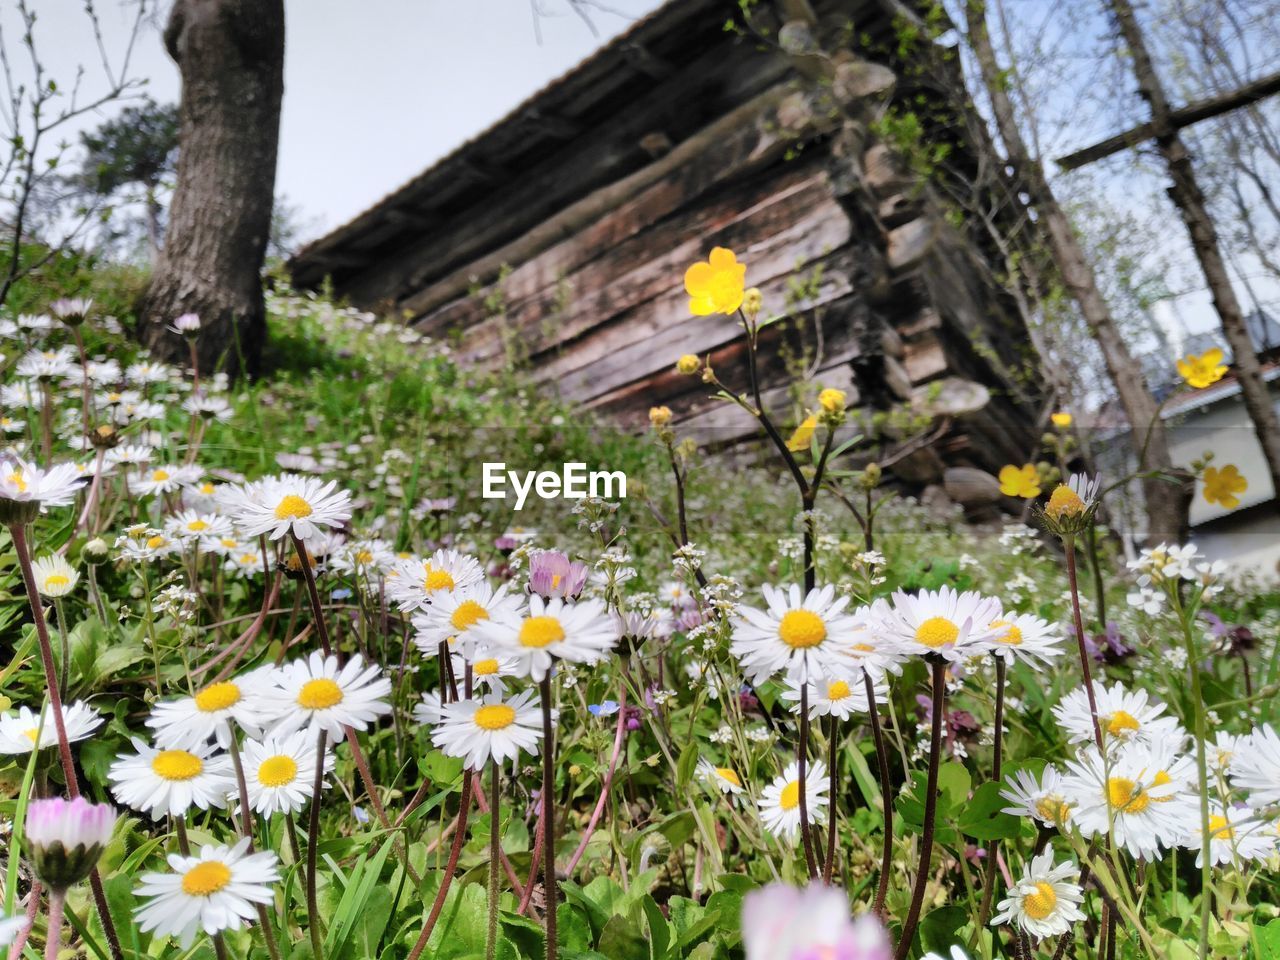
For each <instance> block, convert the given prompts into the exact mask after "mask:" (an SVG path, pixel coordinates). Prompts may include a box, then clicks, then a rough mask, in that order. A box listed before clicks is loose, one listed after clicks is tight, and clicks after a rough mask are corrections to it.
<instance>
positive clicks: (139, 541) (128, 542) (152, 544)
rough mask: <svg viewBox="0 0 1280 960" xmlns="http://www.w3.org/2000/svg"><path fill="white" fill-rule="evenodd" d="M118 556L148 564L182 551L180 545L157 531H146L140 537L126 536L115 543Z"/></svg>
mask: <svg viewBox="0 0 1280 960" xmlns="http://www.w3.org/2000/svg"><path fill="white" fill-rule="evenodd" d="M116 546H117V547H119V548H120V556H121V557H122V558H124V559H125V560H129V561H133V562H135V563H149V562H150V561H152V560H157V559H159V558H160V557H168V556H171V555H172V554H175V553H178V552H180V551H181V550H182V545H181V544H180V543H178V541H177V540H174V539H173V538H172V537H166V536H165V535H164V534H163V533H161V532H160V531H159V530H153V529H149V528H148V529H146V530H144V531H143V532H142V534H141V535H140V536H134V535H132V534H126V535H125V536H123V537H121V538H120V539H119V540H117V541H116Z"/></svg>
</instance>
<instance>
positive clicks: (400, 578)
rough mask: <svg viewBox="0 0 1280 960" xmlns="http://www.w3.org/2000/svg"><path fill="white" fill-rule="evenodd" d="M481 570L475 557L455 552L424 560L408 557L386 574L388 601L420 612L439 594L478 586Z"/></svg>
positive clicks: (444, 551) (439, 553)
mask: <svg viewBox="0 0 1280 960" xmlns="http://www.w3.org/2000/svg"><path fill="white" fill-rule="evenodd" d="M483 579H484V570H482V569H481V567H480V564H479V563H478V562H477V561H476V559H475V557H471V556H468V555H467V554H465V553H459V552H458V551H457V550H437V551H436V552H435V553H433V554H432V555H431V556H430V557H427V558H426V559H425V560H423V559H422V558H420V557H408V558H406V559H403V560H400V561H399V562H398V563H396V564H395V565H394V566H393V567H392V568H391V570H390V571H389V572H388V573H387V598H388V599H389V600H391V601H392V602H393V603H395V604H396V605H397V606H398V607H399V608H400V609H401V610H405V611H413V610H421V609H422V608H424V607H426V606H427V605H428V604H433V603H434V602H435V600H436V598H437V596H438V595H440V594H447V593H450V592H451V591H454V590H458V589H463V588H466V587H472V586H478V585H479V584H480V582H481V581H482V580H483Z"/></svg>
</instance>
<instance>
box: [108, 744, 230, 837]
mask: <svg viewBox="0 0 1280 960" xmlns="http://www.w3.org/2000/svg"><path fill="white" fill-rule="evenodd" d="M133 748H134V749H135V750H136V751H137V753H136V754H133V755H131V756H125V757H118V758H117V759H116V761H115V762H114V763H112V764H111V768H110V769H109V770H108V771H107V778H108V779H109V780H110V781H111V793H112V795H113V796H114V797H115V798H116V799H117V800H119V801H120V802H121V803H123V804H124V805H125V806H127V807H132V808H133V809H134V810H140V811H142V812H143V813H149V814H151V818H152V819H153V820H159V819H161V818H162V817H163V816H164V815H165V814H172V815H173V816H175V817H176V816H180V815H182V814H184V813H186V812H187V810H189V809H190V808H191V807H192V806H193V805H194V806H196V807H199V808H200V809H201V810H207V809H209V808H210V807H222V806H225V805H226V802H227V797H228V795H230V794H231V793H233V792H234V791H235V789H236V783H235V775H234V772H233V771H232V767H231V758H230V757H228V756H227V755H226V754H224V753H219V754H214V753H213V748H212V747H211V746H209V745H207V744H206V745H204V746H200V747H194V748H192V749H191V750H161V749H160V748H159V747H153V746H150V745H149V744H147V743H145V742H143V741H142V740H139V739H137V738H133Z"/></svg>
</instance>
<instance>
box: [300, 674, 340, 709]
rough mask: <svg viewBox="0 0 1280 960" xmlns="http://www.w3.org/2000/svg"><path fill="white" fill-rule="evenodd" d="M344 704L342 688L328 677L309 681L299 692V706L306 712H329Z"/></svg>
mask: <svg viewBox="0 0 1280 960" xmlns="http://www.w3.org/2000/svg"><path fill="white" fill-rule="evenodd" d="M341 702H342V688H341V687H339V686H338V685H337V684H336V683H334V682H333V681H332V680H330V679H329V678H328V677H317V678H316V679H315V680H308V681H307V682H306V683H304V684H303V685H302V689H301V690H299V691H298V706H300V707H302V708H303V709H305V710H327V709H329V707H332V706H336V705H337V704H339V703H341Z"/></svg>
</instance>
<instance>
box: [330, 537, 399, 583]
mask: <svg viewBox="0 0 1280 960" xmlns="http://www.w3.org/2000/svg"><path fill="white" fill-rule="evenodd" d="M395 557H396V555H395V551H394V550H392V549H391V544H389V543H387V542H386V541H385V540H379V539H377V538H372V539H365V540H349V541H347V542H346V543H344V544H343V545H342V547H341V549H339V550H337V551H335V552H334V554H333V556H332V557H331V558H330V563H331V564H332V565H333V569H335V570H337V571H339V572H341V573H362V574H364V575H365V576H367V577H376V576H379V575H381V574H383V573H385V572H386V571H387V570H388V569H389V568H390V567H391V565H392V563H394V562H395Z"/></svg>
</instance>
